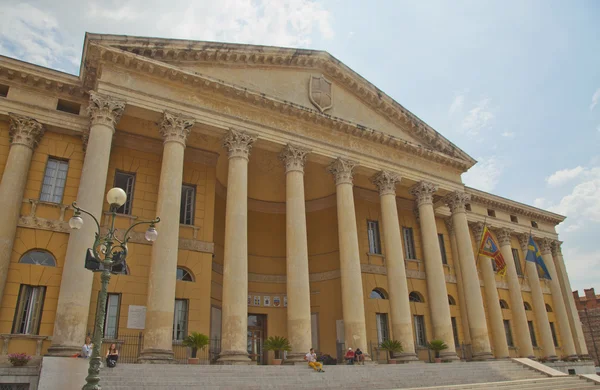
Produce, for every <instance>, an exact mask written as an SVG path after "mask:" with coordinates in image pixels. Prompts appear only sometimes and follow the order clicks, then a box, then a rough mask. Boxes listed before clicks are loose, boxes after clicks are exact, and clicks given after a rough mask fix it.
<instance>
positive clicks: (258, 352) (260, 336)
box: [248, 314, 267, 364]
mask: <svg viewBox="0 0 600 390" xmlns="http://www.w3.org/2000/svg"><path fill="white" fill-rule="evenodd" d="M266 330H267V315H266V314H248V356H249V357H250V359H252V360H253V361H255V362H256V364H267V351H265V350H264V348H263V343H264V341H265V337H266Z"/></svg>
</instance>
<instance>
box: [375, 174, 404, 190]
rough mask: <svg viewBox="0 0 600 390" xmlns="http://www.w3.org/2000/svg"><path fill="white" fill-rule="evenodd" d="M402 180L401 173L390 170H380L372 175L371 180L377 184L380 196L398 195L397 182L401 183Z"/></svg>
mask: <svg viewBox="0 0 600 390" xmlns="http://www.w3.org/2000/svg"><path fill="white" fill-rule="evenodd" d="M400 180H401V178H400V175H398V174H396V173H393V172H390V171H379V172H377V173H376V174H375V175H373V177H371V182H372V183H373V184H375V185H376V186H377V189H378V190H379V196H383V195H394V196H396V183H399V182H400Z"/></svg>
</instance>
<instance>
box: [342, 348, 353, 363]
mask: <svg viewBox="0 0 600 390" xmlns="http://www.w3.org/2000/svg"><path fill="white" fill-rule="evenodd" d="M344 359H346V364H354V351H353V350H352V348H348V352H346V356H344Z"/></svg>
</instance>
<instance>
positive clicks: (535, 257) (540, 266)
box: [525, 235, 552, 280]
mask: <svg viewBox="0 0 600 390" xmlns="http://www.w3.org/2000/svg"><path fill="white" fill-rule="evenodd" d="M525 260H526V261H531V262H532V263H535V265H536V268H537V270H538V275H539V276H540V278H544V279H548V280H552V278H551V277H550V272H548V268H546V264H545V263H544V259H542V254H541V253H540V250H539V249H538V247H537V245H536V243H535V241H533V237H531V235H529V244H528V245H527V256H525Z"/></svg>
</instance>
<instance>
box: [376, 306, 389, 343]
mask: <svg viewBox="0 0 600 390" xmlns="http://www.w3.org/2000/svg"><path fill="white" fill-rule="evenodd" d="M375 315H376V321H377V342H378V343H379V344H381V343H383V342H384V341H386V340H389V339H390V331H389V328H388V315H387V313H376V314H375Z"/></svg>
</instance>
